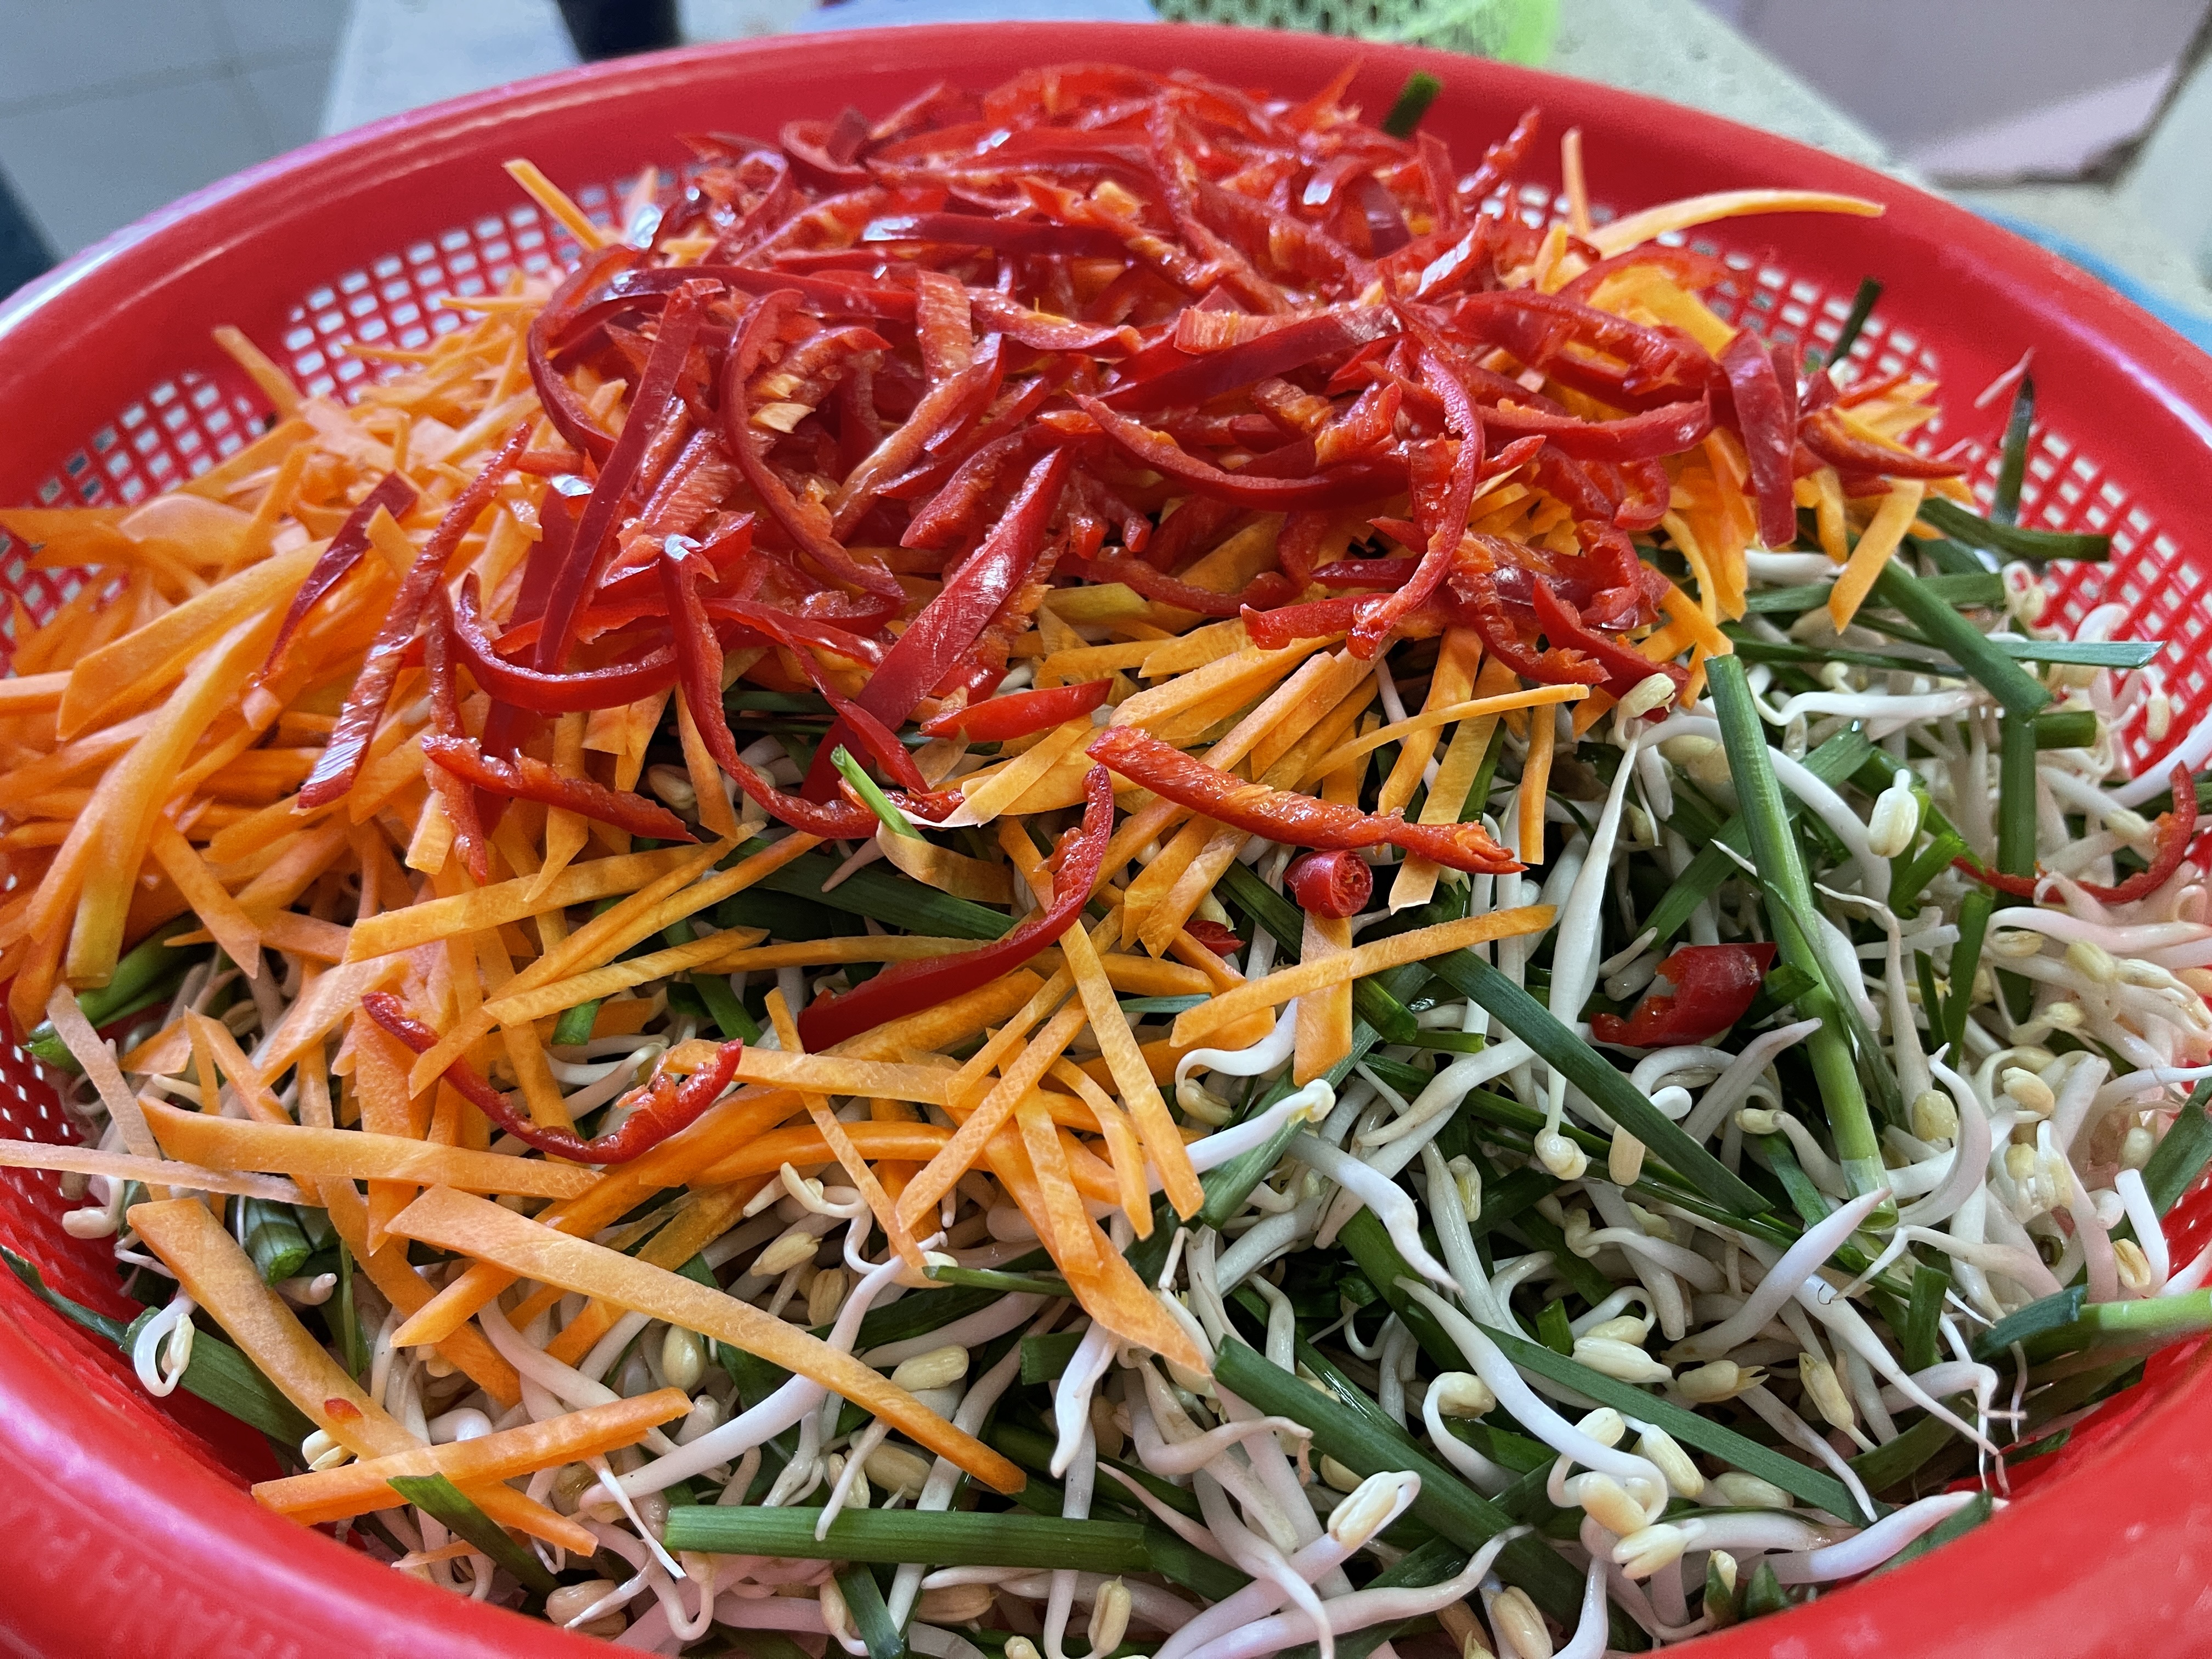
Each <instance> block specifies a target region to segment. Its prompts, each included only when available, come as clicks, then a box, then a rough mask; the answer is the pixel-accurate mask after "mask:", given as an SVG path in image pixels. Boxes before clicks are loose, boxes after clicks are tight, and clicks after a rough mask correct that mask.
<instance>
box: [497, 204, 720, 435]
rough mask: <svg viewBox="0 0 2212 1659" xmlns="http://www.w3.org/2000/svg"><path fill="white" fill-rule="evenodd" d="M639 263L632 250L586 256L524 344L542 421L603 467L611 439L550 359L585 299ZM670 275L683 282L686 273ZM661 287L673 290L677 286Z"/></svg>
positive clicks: (615, 249)
mask: <svg viewBox="0 0 2212 1659" xmlns="http://www.w3.org/2000/svg"><path fill="white" fill-rule="evenodd" d="M636 258H638V251H637V250H636V249H635V248H630V247H610V248H602V249H600V250H599V252H597V253H593V254H591V255H589V256H587V257H586V258H585V260H584V262H583V263H582V264H580V265H578V266H577V267H576V269H575V271H574V274H573V275H571V276H569V277H568V280H567V281H566V282H564V283H562V284H561V285H560V287H558V288H556V289H554V290H553V297H552V298H551V299H550V300H548V301H546V302H545V308H544V310H543V311H541V312H539V313H538V315H537V316H536V317H534V318H532V319H531V323H530V332H529V334H528V336H527V337H526V339H525V341H524V347H525V355H526V357H527V358H528V360H529V363H530V383H531V385H532V386H534V387H535V388H536V389H537V392H538V402H539V403H540V404H543V405H544V409H545V418H546V419H547V420H548V421H550V422H552V425H553V429H554V430H555V431H556V432H558V433H559V434H560V435H562V437H563V438H566V439H567V440H568V443H569V445H570V447H572V448H575V449H579V450H581V451H582V452H583V453H585V454H586V455H589V456H590V457H592V459H594V460H596V461H598V462H599V463H600V464H601V465H605V461H606V459H607V457H608V456H609V455H611V454H612V453H614V447H615V438H614V435H613V434H612V433H611V432H609V431H607V430H606V429H605V428H604V427H602V426H600V425H599V423H598V422H595V421H594V420H592V416H591V413H590V411H589V410H586V408H585V407H584V400H583V398H581V397H580V395H579V394H578V393H577V391H576V388H575V387H574V386H571V385H569V383H568V377H567V376H565V375H563V374H560V373H559V372H558V371H556V369H555V368H554V367H553V353H554V350H555V347H556V342H558V341H559V340H560V339H561V338H562V337H563V336H564V335H566V334H567V333H568V330H569V327H570V325H572V324H573V323H574V321H575V318H576V314H577V313H578V312H580V311H581V310H582V309H583V308H584V307H583V300H584V296H585V295H588V294H590V293H591V292H592V290H593V289H596V288H597V287H599V284H600V283H604V282H605V281H607V279H608V278H609V277H611V276H617V275H618V274H619V273H620V272H621V271H623V270H624V269H625V268H626V267H627V266H629V264H632V263H633V262H634V261H635V259H636ZM674 275H675V276H676V277H677V279H678V280H681V279H682V278H683V277H684V276H687V275H689V273H688V272H677V273H674ZM675 286H676V282H674V281H671V282H670V283H666V284H665V287H666V288H670V289H672V288H674V287H675Z"/></svg>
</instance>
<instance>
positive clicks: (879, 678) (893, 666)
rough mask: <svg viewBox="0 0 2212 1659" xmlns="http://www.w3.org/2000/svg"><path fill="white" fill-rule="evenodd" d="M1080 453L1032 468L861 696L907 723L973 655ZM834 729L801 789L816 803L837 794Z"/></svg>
mask: <svg viewBox="0 0 2212 1659" xmlns="http://www.w3.org/2000/svg"><path fill="white" fill-rule="evenodd" d="M1074 465H1075V458H1074V453H1073V451H1071V450H1067V449H1055V450H1054V451H1053V452H1052V453H1050V454H1048V455H1044V456H1042V457H1040V458H1039V459H1038V460H1037V462H1036V465H1034V466H1032V467H1030V471H1029V476H1028V477H1026V478H1024V480H1023V481H1022V487H1021V488H1020V489H1018V490H1017V491H1015V492H1014V498H1013V500H1012V501H1009V502H1008V503H1007V504H1006V511H1005V512H1004V513H1001V514H1000V517H999V521H998V523H997V524H996V525H994V526H992V530H991V533H990V534H989V535H988V536H987V537H985V538H983V542H982V544H981V546H979V547H978V548H977V549H976V550H975V552H974V553H973V554H971V555H969V557H968V558H967V559H966V560H965V561H964V562H963V563H962V564H961V566H960V568H958V569H957V570H956V571H954V572H953V574H952V575H951V577H950V578H949V579H948V580H946V581H945V586H942V587H941V588H939V590H938V591H937V595H936V597H935V598H934V599H931V600H930V602H929V603H928V604H927V605H924V606H922V608H921V611H920V612H919V613H918V614H917V615H916V616H915V619H914V620H913V621H912V622H911V623H908V624H907V629H906V632H904V633H903V634H901V635H899V636H898V641H897V643H896V644H895V645H893V646H892V647H891V648H890V650H889V651H887V652H885V653H884V660H883V665H882V666H881V667H879V668H878V669H877V670H876V671H875V673H874V674H873V675H872V676H871V677H870V678H869V680H868V683H867V684H866V685H865V686H864V687H862V688H861V690H860V696H859V697H858V698H857V699H855V701H856V702H858V703H859V705H860V707H861V708H865V709H866V710H867V711H868V713H870V714H873V715H874V716H875V717H876V718H877V719H878V720H882V721H884V723H885V724H887V725H894V726H895V725H898V724H901V723H903V722H904V721H905V720H906V719H907V717H908V715H910V714H913V713H914V710H915V705H916V704H917V703H919V702H921V700H922V699H923V698H924V697H926V696H929V695H930V693H932V692H933V691H934V690H936V689H937V688H938V687H939V685H940V684H943V683H944V681H945V676H946V675H948V674H950V673H951V672H952V671H954V670H955V669H957V668H958V667H959V666H960V665H962V664H963V662H965V661H966V660H967V659H968V657H969V653H972V652H973V651H974V650H975V643H976V641H978V640H980V639H981V638H982V637H983V630H984V629H986V628H987V627H988V626H989V625H990V622H991V618H992V617H994V616H996V615H997V614H998V611H999V607H1000V605H1004V604H1005V603H1006V599H1007V598H1008V597H1009V596H1010V595H1012V594H1013V593H1014V592H1017V591H1018V590H1019V588H1020V587H1021V586H1022V584H1023V583H1024V582H1026V581H1027V580H1029V579H1030V572H1031V571H1033V570H1034V569H1036V563H1037V559H1038V556H1040V555H1041V554H1042V552H1043V550H1044V542H1045V533H1046V532H1047V531H1048V529H1049V528H1050V527H1051V524H1052V515H1053V513H1054V510H1055V509H1056V508H1057V507H1059V505H1060V494H1061V492H1062V490H1063V489H1065V488H1066V483H1067V476H1068V473H1069V471H1071V470H1072V469H1073V466H1074ZM841 738H842V733H841V732H840V731H839V730H838V728H837V727H835V726H833V727H832V728H831V729H830V732H829V737H828V738H825V739H824V740H823V744H822V746H821V747H820V748H819V749H817V750H815V754H814V766H813V769H812V770H811V771H810V772H809V773H808V774H807V778H806V785H805V789H804V790H803V791H802V793H804V794H805V795H806V797H807V798H808V799H811V800H826V799H829V796H830V795H831V794H832V793H834V791H835V782H834V780H835V779H836V775H837V774H836V768H835V767H833V766H832V765H831V764H830V763H829V754H830V751H831V750H833V749H834V748H835V747H836V744H837V742H838V741H840V740H841Z"/></svg>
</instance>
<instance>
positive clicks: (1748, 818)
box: [1706, 657, 1896, 1227]
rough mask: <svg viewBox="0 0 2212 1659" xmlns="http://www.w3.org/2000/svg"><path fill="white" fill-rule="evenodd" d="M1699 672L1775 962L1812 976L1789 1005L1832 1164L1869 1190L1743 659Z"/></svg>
mask: <svg viewBox="0 0 2212 1659" xmlns="http://www.w3.org/2000/svg"><path fill="white" fill-rule="evenodd" d="M1706 673H1707V675H1708V677H1709V684H1711V690H1712V699H1713V706H1714V708H1715V709H1716V711H1717V713H1718V714H1719V716H1720V724H1721V738H1722V742H1723V744H1724V745H1725V747H1726V748H1727V750H1728V758H1729V773H1730V775H1731V777H1732V778H1733V780H1734V781H1735V791H1736V799H1737V800H1738V801H1739V802H1740V803H1741V809H1742V812H1743V817H1744V822H1745V823H1746V824H1747V827H1748V828H1749V829H1750V831H1751V849H1752V863H1753V866H1755V867H1756V868H1757V870H1758V872H1759V884H1760V886H1761V888H1762V889H1763V890H1765V898H1766V915H1767V920H1768V922H1769V924H1770V925H1771V927H1772V929H1773V933H1774V939H1775V943H1776V945H1778V946H1779V947H1780V951H1781V957H1782V960H1783V962H1784V963H1786V964H1788V965H1790V966H1791V967H1794V968H1796V969H1801V970H1802V971H1803V972H1805V973H1808V974H1810V975H1813V977H1814V979H1815V981H1818V982H1817V983H1816V984H1814V986H1813V987H1812V988H1811V989H1809V990H1808V991H1806V992H1805V993H1804V994H1802V995H1801V996H1800V997H1799V998H1798V999H1797V1006H1798V1009H1799V1011H1800V1012H1802V1013H1803V1014H1804V1015H1805V1016H1806V1017H1807V1018H1810V1019H1817V1020H1819V1021H1820V1029H1819V1030H1815V1031H1814V1033H1813V1034H1812V1036H1810V1037H1808V1039H1807V1040H1806V1044H1805V1046H1806V1049H1807V1052H1808V1057H1809V1058H1810V1060H1812V1063H1813V1074H1814V1078H1815V1079H1818V1081H1819V1084H1820V1100H1821V1103H1822V1105H1823V1106H1824V1107H1825V1109H1826V1112H1827V1116H1828V1132H1829V1133H1830V1134H1831V1135H1832V1137H1833V1139H1834V1141H1835V1146H1836V1157H1837V1161H1838V1163H1839V1164H1842V1165H1843V1170H1844V1182H1845V1183H1846V1185H1848V1186H1849V1188H1850V1191H1851V1193H1852V1194H1853V1195H1854V1196H1858V1195H1862V1194H1867V1193H1871V1192H1877V1191H1879V1190H1881V1188H1883V1187H1885V1186H1887V1185H1888V1179H1887V1174H1886V1172H1885V1170H1884V1167H1883V1164H1882V1161H1881V1139H1879V1138H1878V1137H1877V1136H1876V1134H1875V1127H1874V1118H1873V1115H1872V1114H1871V1113H1870V1112H1869V1110H1868V1109H1867V1098H1866V1091H1865V1090H1864V1089H1863V1088H1862V1087H1861V1085H1860V1082H1859V1073H1858V1066H1857V1061H1856V1060H1855V1058H1854V1056H1853V1054H1852V1053H1851V1045H1850V1038H1849V1037H1848V1036H1846V1035H1845V1034H1844V1020H1843V1011H1842V1008H1841V1006H1839V1004H1838V999H1837V997H1836V995H1835V994H1834V992H1833V991H1832V989H1831V988H1830V987H1829V985H1828V982H1827V973H1826V963H1824V962H1823V960H1822V958H1821V955H1820V951H1819V949H1818V947H1817V946H1816V945H1815V944H1814V935H1813V931H1812V930H1813V922H1812V917H1813V915H1814V904H1813V884H1812V882H1811V879H1810V878H1808V876H1807V875H1806V873H1805V864H1804V860H1803V858H1802V856H1801V854H1799V852H1798V848H1797V841H1796V836H1793V835H1791V834H1790V823H1789V818H1788V817H1787V815H1786V814H1785V813H1784V810H1783V805H1782V786H1781V784H1780V783H1779V782H1778V781H1776V778H1775V775H1774V766H1773V763H1772V762H1771V760H1769V758H1768V757H1767V753H1766V736H1765V732H1763V731H1762V730H1761V729H1760V726H1759V711H1758V710H1757V709H1756V708H1753V705H1752V699H1751V686H1750V684H1749V683H1748V682H1747V680H1746V679H1745V678H1744V668H1743V665H1742V664H1741V663H1740V662H1738V661H1737V660H1736V659H1735V658H1733V657H1715V658H1713V659H1711V660H1710V662H1709V663H1708V664H1707V666H1706ZM1895 1218H1896V1208H1895V1206H1893V1205H1888V1204H1885V1205H1884V1206H1882V1207H1881V1209H1880V1210H1878V1211H1876V1212H1875V1214H1874V1215H1873V1216H1871V1217H1869V1225H1870V1226H1875V1227H1882V1226H1888V1225H1893V1224H1894V1221H1895Z"/></svg>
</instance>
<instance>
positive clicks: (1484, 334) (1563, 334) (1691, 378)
mask: <svg viewBox="0 0 2212 1659" xmlns="http://www.w3.org/2000/svg"><path fill="white" fill-rule="evenodd" d="M1451 319H1452V325H1453V326H1454V327H1455V328H1456V329H1459V330H1462V331H1468V332H1471V333H1472V334H1473V335H1474V337H1477V338H1479V339H1482V340H1486V341H1489V342H1492V343H1497V344H1499V345H1503V346H1504V347H1505V348H1506V349H1508V350H1510V352H1512V354H1513V355H1514V356H1516V357H1518V358H1519V359H1521V361H1522V362H1524V363H1527V364H1528V366H1529V367H1531V368H1539V369H1541V370H1542V371H1543V372H1544V373H1545V374H1547V375H1549V376H1550V377H1551V378H1552V379H1553V380H1557V381H1559V384H1560V385H1562V386H1571V387H1572V388H1573V389H1574V390H1576V391H1577V392H1584V393H1587V394H1588V395H1589V396H1590V397H1593V398H1597V399H1599V400H1600V401H1601V402H1603V403H1607V404H1612V405H1613V407H1614V408H1616V409H1626V410H1650V409H1656V408H1658V407H1660V406H1662V405H1663V404H1669V403H1675V402H1680V401H1682V400H1684V399H1686V398H1697V397H1699V396H1701V395H1703V394H1704V393H1705V392H1708V391H1710V390H1711V387H1712V386H1713V384H1714V382H1715V381H1716V380H1721V379H1722V376H1721V374H1720V370H1719V367H1718V365H1717V364H1716V363H1715V362H1713V360H1712V359H1711V356H1708V355H1707V354H1706V353H1705V349H1704V348H1703V347H1701V346H1699V345H1698V344H1697V343H1696V342H1694V341H1692V340H1691V339H1690V338H1689V337H1687V336H1686V335H1680V334H1677V333H1674V332H1671V331H1666V330H1662V329H1656V328H1646V327H1644V325H1641V324H1638V323H1632V322H1630V321H1628V320H1627V319H1626V318H1621V317H1616V316H1614V315H1613V313H1611V312H1607V311H1599V310H1597V309H1595V307H1590V306H1585V305H1578V304H1577V303H1576V302H1575V301H1571V300H1564V299H1561V298H1560V297H1559V295H1556V294H1541V293H1538V292H1537V291H1536V290H1534V289H1520V288H1516V289H1497V290H1492V291H1490V292H1486V293H1480V294H1468V295H1462V296H1461V298H1460V299H1458V300H1457V301H1455V302H1454V304H1453V307H1452V313H1451ZM1571 346H1579V347H1581V348H1583V351H1582V352H1580V353H1577V352H1575V351H1571V350H1570V349H1568V348H1569V347H1571ZM1589 353H1603V354H1605V355H1604V356H1591V355H1587V354H1589Z"/></svg>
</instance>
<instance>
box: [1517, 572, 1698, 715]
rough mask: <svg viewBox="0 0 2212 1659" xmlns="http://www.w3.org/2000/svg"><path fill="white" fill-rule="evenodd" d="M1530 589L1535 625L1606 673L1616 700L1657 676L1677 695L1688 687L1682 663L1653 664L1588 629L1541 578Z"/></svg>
mask: <svg viewBox="0 0 2212 1659" xmlns="http://www.w3.org/2000/svg"><path fill="white" fill-rule="evenodd" d="M1528 586H1529V590H1530V592H1531V595H1532V596H1533V597H1534V599H1535V601H1536V621H1537V622H1538V623H1539V624H1540V625H1541V627H1542V628H1543V630H1544V634H1545V636H1546V637H1547V639H1549V640H1550V641H1551V642H1552V644H1553V647H1554V648H1555V649H1556V648H1559V647H1565V648H1566V649H1568V650H1571V651H1577V652H1580V653H1582V654H1583V655H1584V656H1586V657H1588V658H1589V659H1591V660H1592V661H1593V662H1595V663H1596V664H1597V665H1598V666H1599V667H1601V668H1602V669H1603V670H1604V671H1605V679H1604V681H1603V682H1602V684H1603V685H1604V687H1605V689H1606V690H1607V691H1608V692H1610V693H1612V695H1613V696H1616V697H1625V696H1627V695H1628V694H1629V692H1631V691H1632V690H1635V688H1636V687H1637V686H1638V685H1639V684H1642V683H1643V682H1644V681H1645V680H1648V679H1650V678H1651V677H1652V676H1653V675H1654V674H1664V675H1665V676H1666V677H1667V678H1668V679H1669V680H1671V681H1673V682H1674V689H1675V690H1677V691H1679V690H1681V689H1682V687H1683V686H1684V685H1685V684H1687V683H1688V680H1689V671H1688V670H1686V669H1685V668H1684V667H1683V666H1682V665H1680V663H1672V662H1666V663H1660V662H1653V661H1652V660H1651V659H1650V658H1648V657H1645V656H1644V655H1642V654H1641V653H1638V652H1636V651H1633V650H1632V649H1630V648H1629V647H1627V646H1625V645H1623V644H1622V643H1621V642H1620V641H1618V640H1614V639H1608V638H1607V637H1606V635H1603V634H1601V633H1599V632H1598V631H1597V629H1594V628H1592V627H1590V626H1589V625H1588V624H1587V623H1584V622H1583V618H1582V612H1581V611H1578V610H1577V609H1576V608H1575V606H1574V605H1571V604H1569V603H1568V602H1567V600H1566V599H1565V598H1564V597H1563V596H1562V595H1561V594H1560V592H1559V589H1558V587H1557V586H1554V585H1553V583H1551V582H1550V581H1548V580H1546V579H1545V578H1543V577H1542V576H1531V577H1530V578H1529V580H1528ZM1654 712H1655V713H1656V712H1660V711H1654Z"/></svg>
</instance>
